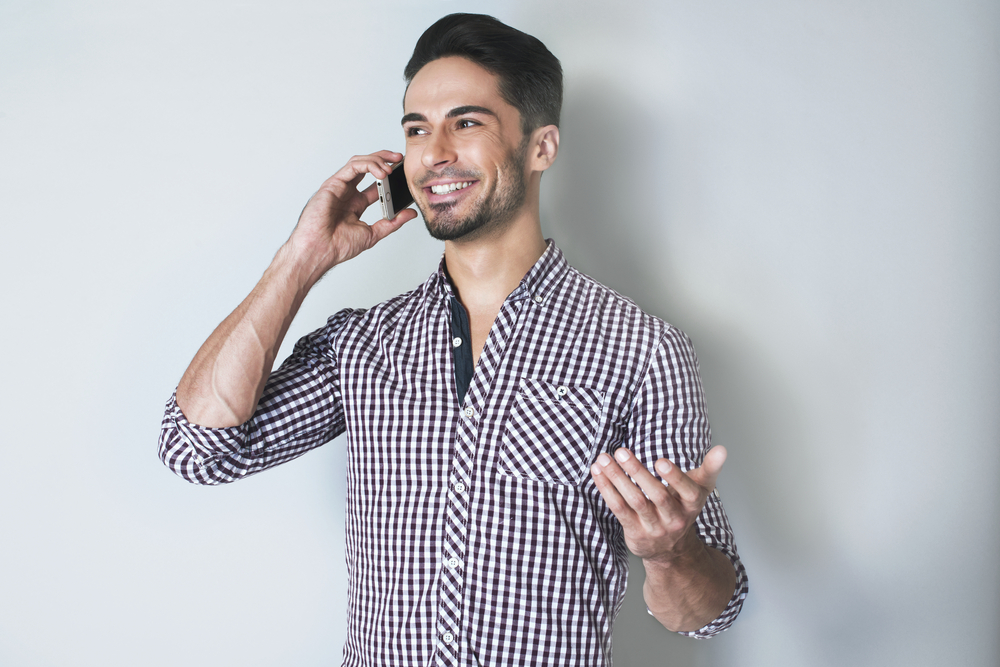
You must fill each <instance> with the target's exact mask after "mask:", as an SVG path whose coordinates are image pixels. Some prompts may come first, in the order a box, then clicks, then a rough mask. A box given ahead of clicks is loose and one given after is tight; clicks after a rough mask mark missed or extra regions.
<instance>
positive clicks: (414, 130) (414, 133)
mask: <svg viewBox="0 0 1000 667" xmlns="http://www.w3.org/2000/svg"><path fill="white" fill-rule="evenodd" d="M424 134H427V130H425V129H424V128H422V127H416V126H412V125H411V126H410V127H408V128H406V136H408V137H419V136H421V135H424Z"/></svg>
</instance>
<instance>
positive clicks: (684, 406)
mask: <svg viewBox="0 0 1000 667" xmlns="http://www.w3.org/2000/svg"><path fill="white" fill-rule="evenodd" d="M451 295H452V288H451V285H450V283H449V282H448V280H447V278H446V277H445V273H444V270H443V263H442V267H440V268H439V269H438V271H437V272H435V273H434V274H433V275H432V276H431V277H430V278H429V279H428V280H427V282H426V283H424V284H423V285H422V286H421V287H420V288H418V289H416V290H414V291H412V292H409V293H407V294H403V295H401V296H399V297H396V298H394V299H390V300H389V301H386V302H384V303H382V304H379V305H378V306H375V307H374V308H372V309H370V310H344V311H341V312H339V313H337V314H336V315H334V316H333V317H331V318H330V319H329V321H328V322H327V325H326V326H325V327H323V328H322V329H319V330H317V331H315V332H314V333H312V334H310V335H308V336H306V337H304V338H302V339H301V340H300V341H299V342H298V344H297V345H296V347H295V351H294V353H293V354H292V355H291V356H290V357H289V358H288V359H287V360H286V361H285V363H284V364H282V366H281V367H280V368H279V369H278V370H277V371H275V372H274V373H273V374H272V375H271V378H270V379H269V381H268V383H267V387H266V389H265V391H264V395H263V397H262V398H261V401H260V404H259V405H258V407H257V412H256V413H255V415H254V417H253V419H252V420H251V421H249V422H248V423H246V424H243V425H242V426H236V427H232V428H219V429H212V428H202V427H200V426H196V425H194V424H191V423H189V422H188V421H187V420H186V419H185V418H184V415H183V414H182V413H181V411H180V409H179V408H178V407H177V404H176V402H175V400H174V398H171V399H170V401H169V402H168V403H167V410H166V415H165V417H164V420H163V427H162V431H161V435H160V445H159V453H160V457H161V459H162V460H163V461H164V463H165V464H166V465H167V466H169V467H170V468H171V469H172V470H173V471H175V472H176V473H177V474H179V475H181V476H182V477H184V478H185V479H187V480H189V481H191V482H195V483H198V484H220V483H225V482H231V481H233V480H236V479H238V478H240V477H245V476H247V475H251V474H254V473H256V472H259V471H261V470H264V469H265V468H268V467H270V466H273V465H277V464H279V463H282V462H284V461H288V460H290V459H293V458H295V457H297V456H300V455H302V454H304V453H305V452H306V451H308V450H309V449H312V448H313V447H317V446H319V445H321V444H323V443H325V442H327V441H329V440H331V439H333V438H335V437H336V436H338V435H340V434H341V433H344V432H345V431H346V433H347V448H348V488H347V531H346V534H347V545H346V549H347V570H348V582H349V593H348V595H349V609H348V618H349V620H348V639H347V644H346V645H345V647H344V662H343V664H344V665H346V666H349V667H354V666H358V665H365V666H369V665H414V666H415V665H421V666H423V665H439V666H461V667H476V666H477V665H545V666H562V665H566V666H569V665H575V666H580V665H587V666H591V665H592V666H597V665H610V664H611V638H612V623H613V621H614V618H615V616H616V614H617V613H618V610H619V608H620V606H621V603H622V599H623V597H624V594H625V587H626V577H627V574H628V571H627V568H628V556H627V551H626V547H625V542H624V539H623V535H622V528H621V525H620V524H619V523H618V521H617V519H615V517H614V515H613V514H612V513H611V512H610V510H609V509H608V507H607V505H606V503H605V502H604V500H603V499H602V498H601V495H600V493H599V492H598V491H597V487H596V486H595V485H594V483H593V481H592V480H591V478H590V474H589V467H590V465H591V464H592V463H593V461H594V460H595V459H596V457H597V455H598V454H599V453H600V452H612V451H614V450H615V449H616V448H617V447H619V446H625V447H628V448H629V449H631V450H632V451H633V452H635V453H636V455H637V456H639V458H640V459H641V460H642V461H643V462H644V463H645V464H646V466H647V467H649V468H652V464H653V462H654V461H655V460H656V459H658V458H661V457H664V456H666V457H668V458H670V459H671V460H672V461H674V462H676V463H677V464H678V465H679V466H680V467H681V468H682V469H683V470H689V469H691V468H694V467H697V466H698V465H700V464H701V461H702V458H703V457H704V455H705V452H706V451H707V449H708V447H709V439H710V435H709V426H708V421H707V419H706V417H705V409H704V402H703V399H702V389H701V382H700V379H699V376H698V362H697V359H696V357H695V354H694V349H693V348H692V347H691V344H690V342H689V341H688V339H687V337H686V336H685V335H684V334H683V333H681V332H680V331H678V330H677V329H674V328H673V327H671V326H669V325H667V324H666V323H664V322H663V321H661V320H659V319H657V318H654V317H651V316H649V315H646V314H645V313H643V312H642V311H641V310H640V309H639V308H638V307H637V306H636V305H635V304H634V303H633V302H632V301H629V300H628V299H626V298H624V297H622V296H620V295H619V294H617V293H615V292H613V291H611V290H609V289H608V288H606V287H604V286H602V285H599V284H598V283H596V282H594V281H593V280H591V279H590V278H588V277H587V276H584V275H583V274H581V273H579V272H578V271H576V270H575V269H573V268H572V267H570V266H569V265H568V264H567V263H566V261H565V259H564V258H563V255H562V253H561V252H560V251H559V249H558V248H557V247H556V246H555V244H553V243H551V242H550V243H549V247H548V249H547V250H546V252H545V254H543V255H542V257H541V258H540V259H539V260H538V262H537V263H536V264H535V266H534V267H533V268H532V269H531V271H529V272H528V274H527V275H526V276H525V277H524V279H523V280H522V281H521V284H520V285H519V286H518V288H517V289H516V290H514V292H513V293H512V294H511V295H510V296H509V297H508V298H507V300H506V302H505V303H504V304H503V306H502V308H501V309H500V314H499V315H498V316H497V319H496V322H495V323H494V325H493V329H492V330H491V331H490V334H489V338H488V339H487V342H486V345H485V347H484V349H483V352H482V355H481V357H480V359H479V363H478V365H477V366H476V369H475V373H474V375H473V378H472V382H471V384H470V386H469V391H468V393H467V394H466V396H465V400H464V402H463V403H462V404H459V402H458V395H457V391H456V383H455V376H454V360H453V355H452V345H453V337H452V332H451V330H450V321H451V315H450V308H449V299H450V297H451ZM698 529H699V533H700V535H701V537H702V539H703V540H704V541H705V542H706V543H707V544H709V545H711V546H713V547H716V548H718V549H720V550H721V551H723V553H725V554H726V555H727V556H728V557H729V558H730V559H731V560H732V562H733V564H734V566H735V567H736V571H737V576H738V583H737V587H736V590H735V591H734V593H733V597H732V599H731V600H730V603H729V606H728V607H727V608H726V609H725V611H724V612H723V613H722V614H721V615H720V616H719V618H717V619H716V620H714V621H712V622H711V623H709V624H708V625H706V626H705V627H704V628H701V629H700V630H698V631H697V632H692V633H684V634H688V635H692V636H696V637H709V636H712V635H714V634H716V633H718V632H721V631H722V630H724V629H725V628H727V627H728V626H729V625H730V624H731V623H732V622H733V620H734V619H735V618H736V615H737V614H738V613H739V611H740V608H741V607H742V604H743V599H744V597H745V596H746V592H747V579H746V574H745V571H744V569H743V565H742V564H741V562H740V559H739V556H738V555H737V553H736V545H735V543H734V541H733V533H732V530H731V529H730V527H729V522H728V520H727V519H726V515H725V512H724V510H723V508H722V504H721V503H720V502H719V500H718V498H717V497H715V496H711V497H710V498H709V501H708V504H707V505H706V506H705V509H704V511H703V512H702V514H701V515H700V516H699V518H698Z"/></svg>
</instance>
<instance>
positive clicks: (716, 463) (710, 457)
mask: <svg viewBox="0 0 1000 667" xmlns="http://www.w3.org/2000/svg"><path fill="white" fill-rule="evenodd" d="M728 456H729V452H727V451H726V448H725V447H723V446H722V445H717V446H715V447H712V448H711V449H710V450H708V453H707V454H705V460H704V461H702V463H701V467H700V468H696V469H695V470H692V471H691V472H689V473H688V476H689V477H691V478H692V479H693V480H694V481H695V482H697V483H698V484H699V485H700V486H703V487H704V488H706V489H708V490H709V491H712V490H713V489H714V488H715V480H717V479H718V478H719V473H720V472H721V471H722V466H723V464H724V463H725V462H726V458H727V457H728Z"/></svg>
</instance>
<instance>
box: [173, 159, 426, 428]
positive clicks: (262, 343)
mask: <svg viewBox="0 0 1000 667" xmlns="http://www.w3.org/2000/svg"><path fill="white" fill-rule="evenodd" d="M402 159H403V156H402V155H401V154H399V153H393V152H392V151H379V152H378V153H372V154H371V155H361V156H357V157H353V158H351V160H350V161H349V162H348V163H347V165H345V166H344V168H343V169H341V170H340V171H338V172H337V173H336V174H334V175H333V176H331V177H330V178H328V179H327V180H326V181H325V182H324V183H323V185H321V186H320V188H319V190H318V191H317V192H316V194H314V195H313V196H312V198H311V199H310V200H309V203H308V204H306V207H305V209H303V211H302V214H301V215H300V216H299V222H298V224H297V225H296V226H295V230H294V231H293V232H292V235H291V237H289V239H288V241H287V242H286V243H285V244H284V245H283V246H282V247H281V249H280V250H279V251H278V254H277V255H275V257H274V260H273V261H272V262H271V265H270V266H269V267H268V268H267V271H265V272H264V276H263V277H262V278H261V279H260V282H258V283H257V286H256V287H255V288H254V290H253V291H252V292H251V293H250V295H249V296H248V297H247V298H246V299H244V300H243V303H241V304H240V305H239V306H238V307H237V308H236V310H234V311H233V312H232V313H231V314H230V315H229V317H227V318H226V319H225V320H224V321H223V322H222V324H220V325H219V326H218V327H217V328H216V330H215V331H214V332H213V333H212V335H211V336H209V338H208V340H207V341H205V344H204V345H202V346H201V349H200V350H198V353H197V354H196V355H195V357H194V360H192V361H191V365H190V366H188V369H187V371H186V372H185V373H184V376H183V377H182V378H181V381H180V384H179V385H178V386H177V405H178V406H180V408H181V410H182V411H183V412H184V415H185V416H186V417H187V418H188V420H190V421H191V422H192V423H195V424H200V425H202V426H208V427H224V426H236V425H238V424H242V423H243V422H245V421H246V420H248V419H249V418H250V417H251V416H252V415H253V413H254V410H255V409H256V406H257V401H259V400H260V397H261V394H262V392H263V391H264V385H265V383H266V382H267V378H268V376H269V375H270V373H271V368H272V367H273V366H274V361H275V356H276V355H277V354H278V348H279V347H280V346H281V341H282V339H284V337H285V333H286V332H287V331H288V327H289V325H290V324H291V322H292V318H294V317H295V313H296V312H298V309H299V306H300V305H301V304H302V300H303V299H304V298H305V296H306V294H307V293H308V292H309V290H310V288H311V287H312V286H313V285H314V284H315V283H316V281H317V280H319V279H320V278H321V277H322V276H323V274H324V273H326V272H327V271H329V270H330V269H331V268H332V267H333V266H335V265H336V264H339V263H340V262H344V261H347V260H348V259H350V258H352V257H354V256H355V255H357V254H358V253H360V252H362V251H364V250H367V249H368V248H371V247H372V246H373V245H375V244H376V243H378V242H379V241H380V240H382V239H383V238H385V237H386V236H388V235H389V234H391V233H392V232H394V231H396V230H397V229H399V228H400V227H401V226H402V225H403V223H405V222H406V221H408V220H412V219H413V218H415V217H416V216H417V212H416V211H413V210H410V209H405V210H403V211H401V212H400V213H399V214H398V215H397V216H396V217H395V218H394V219H393V220H386V219H384V218H383V219H382V220H379V221H378V222H376V223H374V224H372V225H368V224H366V223H364V222H362V221H361V215H362V214H363V213H364V212H365V209H367V208H368V207H369V206H370V205H372V204H374V203H375V202H376V201H377V200H378V186H377V185H376V184H374V183H373V184H372V185H371V187H368V188H365V189H364V190H362V191H360V192H359V191H358V184H359V183H360V182H361V180H362V179H363V178H364V177H365V174H371V175H372V176H374V177H375V178H378V179H381V178H385V177H386V176H388V175H389V167H390V165H391V164H392V163H394V162H398V161H400V160H402Z"/></svg>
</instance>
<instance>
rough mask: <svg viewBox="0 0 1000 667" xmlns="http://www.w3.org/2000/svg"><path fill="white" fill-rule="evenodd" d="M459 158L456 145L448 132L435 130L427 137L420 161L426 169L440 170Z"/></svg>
mask: <svg viewBox="0 0 1000 667" xmlns="http://www.w3.org/2000/svg"><path fill="white" fill-rule="evenodd" d="M457 158H458V155H457V153H456V152H455V145H454V143H452V141H451V138H450V137H449V136H448V133H447V132H435V133H433V134H431V136H430V137H428V138H427V142H426V143H425V144H424V150H423V153H422V155H421V156H420V162H421V164H423V166H424V167H425V168H426V169H433V170H434V171H438V170H440V169H441V168H442V167H447V166H448V165H450V164H453V163H454V162H455V160H456V159H457Z"/></svg>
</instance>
